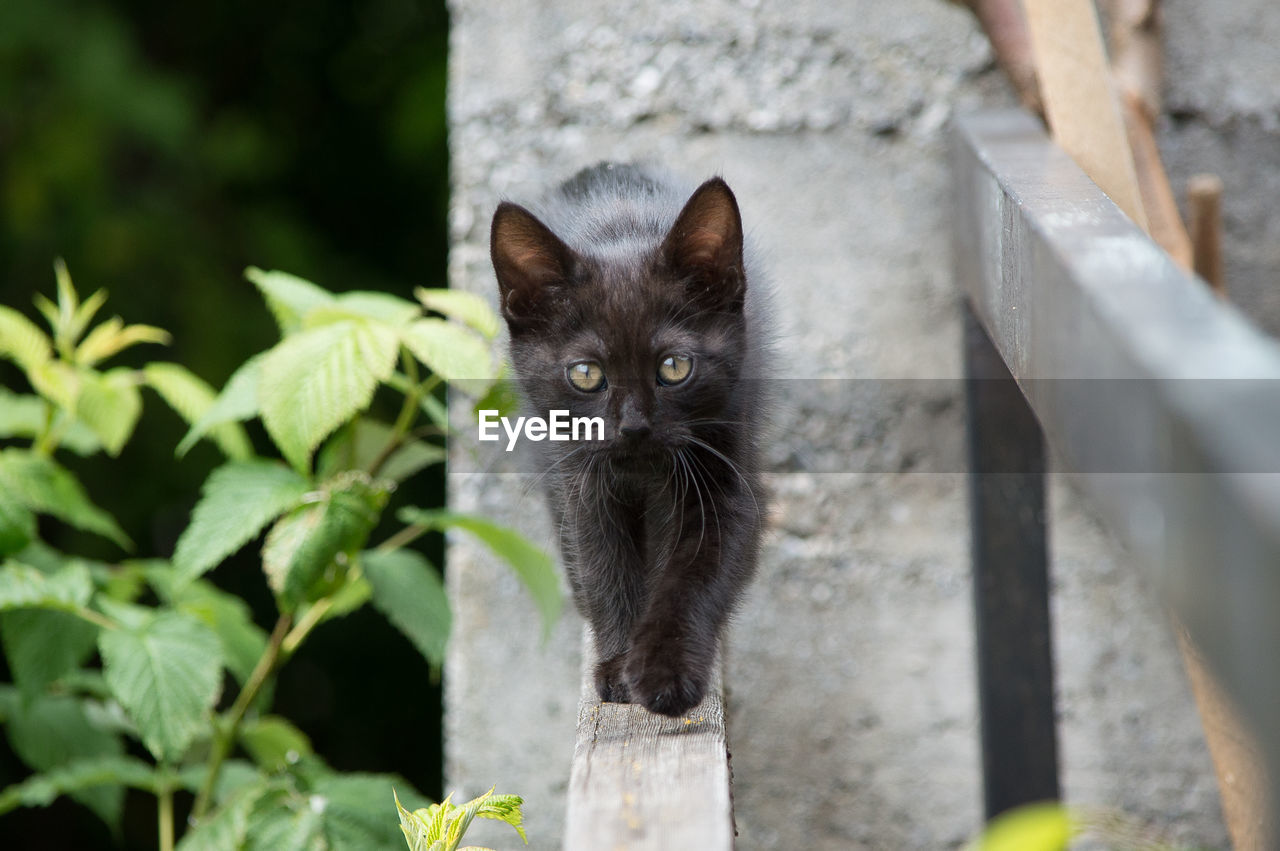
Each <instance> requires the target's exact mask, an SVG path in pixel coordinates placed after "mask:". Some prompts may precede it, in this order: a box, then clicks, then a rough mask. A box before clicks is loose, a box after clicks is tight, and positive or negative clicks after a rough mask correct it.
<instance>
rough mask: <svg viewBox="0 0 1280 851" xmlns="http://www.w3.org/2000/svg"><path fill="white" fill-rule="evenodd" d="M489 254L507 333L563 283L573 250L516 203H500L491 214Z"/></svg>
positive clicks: (529, 319)
mask: <svg viewBox="0 0 1280 851" xmlns="http://www.w3.org/2000/svg"><path fill="white" fill-rule="evenodd" d="M489 255H490V257H491V258H492V260H493V270H494V272H496V273H497V276H498V292H499V294H500V296H501V304H502V315H503V317H504V318H505V319H506V320H507V324H508V325H509V326H510V328H511V330H512V331H517V330H520V329H523V328H526V327H528V326H530V325H532V324H534V323H535V322H536V321H537V319H538V318H539V316H540V313H541V309H542V307H543V306H544V304H545V302H546V298H547V295H548V294H549V291H550V290H553V289H555V288H556V287H558V286H561V285H563V284H565V283H567V282H568V279H569V276H570V274H571V273H572V269H573V263H574V253H573V250H572V249H571V248H569V246H567V245H565V244H564V243H563V242H561V241H560V238H559V237H557V236H556V235H555V234H554V233H552V232H551V229H550V228H548V227H547V226H546V225H544V224H543V223H542V222H540V221H539V220H538V217H537V216H535V215H534V214H533V213H530V212H529V211H528V210H526V209H525V208H524V207H521V206H520V205H519V204H512V203H511V202H510V201H503V202H502V203H501V204H499V205H498V210H497V212H495V213H494V214H493V227H492V229H491V230H490V232H489Z"/></svg>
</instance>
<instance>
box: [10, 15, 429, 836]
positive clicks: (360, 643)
mask: <svg viewBox="0 0 1280 851" xmlns="http://www.w3.org/2000/svg"><path fill="white" fill-rule="evenodd" d="M447 43H448V19H447V14H446V10H445V7H444V2H443V0H366V2H335V0H306V2H302V0H284V2H278V3H257V2H254V3H250V2H246V0H216V2H215V0H197V1H196V2H186V3H172V2H161V0H116V1H115V2H102V0H0V303H4V304H8V305H10V306H13V307H16V308H18V309H20V310H23V311H24V312H26V313H27V314H28V315H29V316H32V317H33V318H34V317H35V316H36V314H35V312H34V311H33V310H32V309H31V296H32V294H33V293H34V292H36V291H41V292H44V293H46V294H48V295H50V296H52V295H53V291H54V290H53V286H54V279H53V272H52V265H51V264H52V261H53V259H54V257H57V256H61V257H63V258H65V259H66V261H67V264H68V266H69V268H70V270H71V274H72V277H73V279H74V280H75V282H76V285H77V288H78V289H79V290H80V292H81V294H82V295H88V294H89V293H91V292H93V291H94V290H96V289H98V288H99V287H106V288H107V289H108V290H109V291H110V294H111V297H110V299H109V301H108V302H107V305H106V308H105V309H104V311H103V313H102V318H105V317H107V316H111V315H116V314H119V315H120V316H122V317H123V318H124V319H125V320H126V321H128V322H142V323H147V324H151V325H159V326H161V327H163V328H166V329H167V330H169V331H170V332H172V333H173V336H174V342H173V345H172V346H170V347H169V348H168V349H167V350H166V349H161V348H159V347H155V346H146V347H139V348H138V349H135V350H132V352H130V353H129V355H132V359H131V358H130V357H129V356H125V357H123V358H121V359H120V360H119V361H118V362H120V363H125V364H132V363H136V364H140V363H142V362H145V361H147V360H174V361H177V362H179V363H182V364H184V365H186V366H188V367H189V368H191V369H192V370H193V371H194V372H196V373H197V374H198V375H200V376H202V377H203V378H205V379H206V380H208V381H209V382H210V383H212V384H213V385H214V386H215V387H221V386H222V384H223V383H224V382H225V381H226V379H227V377H228V376H229V375H230V374H231V372H232V371H233V370H234V369H235V367H236V366H238V365H239V364H240V363H241V362H242V361H243V360H245V359H246V358H247V357H249V356H250V355H252V354H254V353H256V352H259V351H261V350H263V349H265V348H267V347H268V346H269V345H270V344H271V343H272V342H274V341H275V339H276V330H275V326H274V324H273V322H272V320H271V317H270V315H269V314H268V312H267V311H266V310H265V309H264V308H263V306H262V303H261V301H260V299H259V297H258V295H257V292H256V290H254V288H253V287H252V286H251V285H250V284H248V283H247V282H246V281H245V280H244V278H243V276H242V271H243V269H244V268H245V267H246V266H248V265H257V266H261V267H263V268H267V269H283V270H287V271H290V272H293V273H295V274H298V275H301V276H303V277H306V278H309V279H311V280H314V281H315V282H316V283H318V284H320V285H321V286H324V287H327V288H329V289H332V290H337V291H341V290H347V289H384V290H387V291H390V292H394V293H397V294H399V295H402V296H405V297H410V293H411V290H412V287H414V286H417V285H425V286H444V285H445V256H446V249H447V234H446V229H445V216H446V209H447V193H448V155H447V148H446V137H445V115H444V89H445V65H446V50H447ZM0 383H4V384H6V385H7V386H10V387H15V388H22V389H24V390H25V387H24V385H23V382H22V379H21V378H20V377H19V376H18V373H17V372H16V371H14V370H4V371H0ZM184 430H185V429H184V427H183V425H182V424H181V422H180V421H179V420H178V418H177V416H176V415H173V414H172V413H170V412H169V411H168V410H167V409H166V408H165V407H164V406H163V405H162V404H161V403H159V401H158V400H156V399H155V398H154V397H151V398H149V399H148V400H147V407H146V411H145V412H144V416H143V419H142V421H141V423H140V428H139V430H138V433H137V435H136V436H135V437H134V439H133V441H132V442H131V443H130V445H129V446H128V447H127V448H126V450H125V451H124V453H123V454H122V455H121V457H120V458H119V459H115V460H111V459H106V458H95V459H91V460H90V461H89V462H88V463H85V462H81V461H79V460H78V459H65V458H64V459H63V460H64V461H66V462H67V463H69V464H70V466H72V468H73V469H74V470H75V471H76V472H77V473H79V474H80V475H81V477H82V479H83V481H84V482H85V484H86V486H87V487H88V489H89V492H90V495H91V496H92V497H93V498H94V499H95V500H96V501H97V502H98V503H99V504H101V505H103V506H105V507H107V508H108V509H109V510H111V511H112V512H114V513H115V514H116V515H117V517H118V518H119V520H120V521H121V523H122V525H123V526H124V527H125V529H126V530H127V531H128V532H129V534H130V535H131V536H132V537H133V539H134V540H135V541H137V542H139V552H138V555H141V556H150V555H159V556H167V555H169V554H171V552H172V547H173V542H174V540H175V539H176V537H177V535H178V533H179V532H180V531H181V530H182V528H183V525H184V524H185V522H186V517H187V512H188V511H189V510H190V507H191V505H192V504H193V503H194V501H195V498H196V495H197V493H198V489H199V485H200V483H201V482H202V481H203V479H204V477H205V476H206V475H207V473H208V471H209V470H210V469H211V468H212V467H213V466H214V465H216V464H217V463H219V462H220V460H221V459H220V457H219V456H218V454H217V453H216V451H215V450H213V449H212V448H210V447H208V446H203V447H201V448H199V449H198V450H194V451H193V452H192V453H191V454H190V455H189V456H187V458H186V459H184V460H183V461H181V462H175V461H174V458H173V448H174V446H175V445H176V443H177V441H178V440H179V439H180V437H181V435H182V434H183V432H184ZM257 438H258V439H259V440H260V443H259V446H260V448H261V449H263V450H264V451H265V450H267V448H268V446H269V444H268V443H267V442H266V441H265V440H262V439H261V438H262V436H261V435H260V434H259V435H257ZM442 487H443V484H442V481H441V476H440V475H439V474H436V475H435V476H434V477H433V476H432V475H423V476H420V477H418V479H417V480H415V481H414V482H412V483H410V485H409V486H408V487H407V488H405V489H403V490H407V491H408V493H402V494H400V498H401V499H402V500H403V501H405V502H412V503H415V504H419V505H430V504H433V503H438V501H439V500H440V499H441V493H442ZM390 514H392V512H388V515H390ZM377 534H378V533H375V540H376V535H377ZM50 536H51V537H53V538H54V540H53V543H55V544H57V545H59V546H61V547H63V548H64V549H67V550H69V551H74V552H79V553H84V554H87V555H97V556H100V557H103V558H119V557H120V554H119V553H118V552H114V553H113V552H111V551H110V549H109V548H103V547H102V544H101V543H99V542H97V541H94V540H92V539H89V538H80V537H76V536H73V535H70V534H67V533H65V532H62V531H61V530H53V531H52V532H51V533H50ZM430 550H431V551H430V552H429V554H430V555H431V556H432V557H433V558H434V559H438V558H439V557H440V554H441V553H440V544H439V542H438V541H436V542H433V543H432V544H431V545H430ZM214 578H215V580H216V581H217V582H218V583H219V584H221V585H223V586H224V587H228V588H231V589H232V590H235V591H237V593H240V594H242V596H245V597H246V598H248V599H249V600H250V602H251V603H252V604H253V605H254V606H255V610H256V611H257V612H258V615H259V622H260V623H262V624H263V625H265V626H268V627H269V626H270V623H271V621H272V620H273V614H272V610H271V601H270V598H269V596H268V593H267V591H266V589H265V586H264V585H263V583H262V580H261V578H260V574H259V572H258V570H257V566H256V565H255V564H254V563H253V562H252V560H247V561H245V560H241V561H235V560H233V561H232V562H229V563H228V564H226V565H224V566H223V567H221V568H220V569H219V570H218V571H217V572H216V573H215V574H214ZM393 670H394V671H398V672H399V677H398V678H397V679H401V680H403V679H405V673H406V672H417V675H416V676H410V677H408V679H411V680H413V681H414V682H417V683H420V687H418V688H414V689H412V690H410V691H406V690H404V689H402V688H400V689H396V688H392V687H391V686H390V681H391V679H392V677H391V672H392V671H393ZM439 703H440V701H439V689H438V685H437V684H433V683H432V682H431V678H430V676H429V672H428V670H427V667H426V663H425V662H423V661H422V660H421V658H420V657H419V656H418V655H417V653H416V652H414V651H413V649H412V648H411V647H410V646H409V645H408V643H407V642H405V641H404V640H403V639H402V638H400V637H399V636H398V634H396V633H394V632H393V631H392V630H391V628H390V627H388V626H386V625H385V622H384V621H383V620H382V619H381V618H380V617H377V616H374V615H369V616H367V617H366V616H362V615H361V614H359V613H358V614H356V615H354V616H351V617H348V618H345V619H343V620H340V621H336V622H334V623H333V624H330V625H328V626H326V627H325V628H323V629H321V630H320V631H318V632H317V634H316V635H315V636H314V638H313V639H312V640H311V641H310V643H309V644H308V645H307V646H306V647H304V649H303V652H301V653H300V654H299V655H298V656H297V657H295V659H293V660H292V661H291V662H290V664H289V666H288V667H286V668H285V669H284V671H283V672H282V674H281V681H280V687H279V689H278V692H277V704H276V706H277V709H278V710H279V711H280V712H282V713H283V714H286V715H288V716H289V717H291V718H292V719H293V720H295V721H296V722H297V723H298V724H299V726H301V727H302V729H303V730H304V731H306V732H307V733H308V734H309V735H310V736H311V737H312V740H313V743H314V744H315V746H316V748H317V750H318V751H319V752H320V753H321V754H323V755H324V756H325V757H326V758H327V759H329V761H330V762H331V763H332V764H333V765H334V766H335V767H337V768H341V769H349V770H351V769H360V770H370V771H396V772H400V773H401V774H403V775H405V776H406V777H407V778H408V779H409V780H411V781H412V782H413V783H414V784H415V785H417V786H418V788H420V789H421V790H422V791H423V792H425V793H427V794H428V795H431V796H433V797H436V796H439V795H440V791H441V790H440V759H441V757H440V753H441V748H440V735H439ZM25 773H26V772H25V769H24V768H23V766H22V764H21V763H20V762H19V761H17V760H16V758H15V757H14V756H13V754H12V753H11V752H10V751H9V750H8V748H7V746H6V745H4V744H3V743H0V785H7V784H9V783H11V782H13V781H15V780H17V779H20V778H21V777H23V776H25ZM388 804H389V807H388V818H394V817H395V811H394V808H393V807H392V806H390V802H388ZM148 806H151V804H149V803H148V802H147V800H146V799H145V798H144V797H141V796H137V797H136V799H135V798H134V797H131V798H130V800H129V804H128V807H127V811H126V835H125V847H129V848H151V847H154V842H155V840H154V833H155V822H154V812H153V811H148V810H147V807H148ZM0 835H3V836H4V837H5V839H4V842H3V843H0V844H3V845H4V846H5V847H6V848H92V847H108V846H110V845H111V839H110V838H109V836H108V835H107V833H106V831H105V829H104V828H102V827H101V826H100V825H99V824H97V823H96V822H95V820H94V819H93V817H92V816H90V815H88V813H87V811H85V810H82V809H81V808H79V807H77V806H75V805H73V804H70V803H68V802H59V803H57V804H55V805H54V806H53V807H50V808H48V809H45V810H26V811H18V812H16V813H13V814H11V815H9V816H6V817H5V818H3V819H0Z"/></svg>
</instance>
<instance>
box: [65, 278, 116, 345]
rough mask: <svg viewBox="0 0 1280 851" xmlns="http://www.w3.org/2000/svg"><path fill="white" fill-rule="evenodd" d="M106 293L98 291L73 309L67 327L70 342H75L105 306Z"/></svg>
mask: <svg viewBox="0 0 1280 851" xmlns="http://www.w3.org/2000/svg"><path fill="white" fill-rule="evenodd" d="M106 301H107V291H106V290H104V289H99V290H98V291H97V292H95V293H94V294H93V295H91V296H89V297H88V298H87V299H85V300H84V303H83V304H81V305H80V306H79V307H77V308H76V309H75V312H74V314H73V315H72V317H71V322H70V324H69V325H68V326H67V335H68V336H69V337H70V338H71V339H72V340H77V339H79V338H80V335H81V334H83V333H84V331H85V329H86V328H88V327H89V323H90V322H92V321H93V317H94V315H95V314H97V312H98V310H99V309H100V308H101V307H102V305H104V304H106Z"/></svg>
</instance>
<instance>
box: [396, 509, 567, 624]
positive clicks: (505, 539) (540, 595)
mask: <svg viewBox="0 0 1280 851" xmlns="http://www.w3.org/2000/svg"><path fill="white" fill-rule="evenodd" d="M397 516H398V517H399V518H400V520H401V521H402V522H405V523H415V524H418V525H421V526H425V527H426V528H428V529H441V530H445V529H461V530H463V531H465V532H468V533H470V534H471V535H473V536H474V537H475V538H476V539H477V540H479V541H480V542H481V543H483V544H484V545H485V546H487V547H488V548H489V549H490V550H491V551H492V552H493V554H494V555H496V556H498V557H499V558H501V559H502V560H503V561H505V562H506V563H507V564H509V565H510V566H511V568H512V569H513V570H514V571H515V574H516V576H517V577H518V578H519V579H520V581H521V582H522V583H524V586H525V589H526V590H527V591H528V592H529V596H531V597H532V598H533V602H534V604H535V605H536V606H537V608H538V612H539V614H541V615H542V628H543V633H544V635H546V634H549V633H550V632H551V627H552V626H554V625H555V622H556V620H557V619H558V618H559V617H560V609H561V606H562V605H563V601H562V600H561V597H560V582H559V579H558V578H557V575H556V569H555V562H554V561H552V559H551V557H550V556H549V555H547V554H546V553H545V552H544V551H543V550H542V549H540V548H539V547H538V546H537V545H535V544H534V543H533V542H532V541H530V540H529V539H528V538H526V537H524V536H523V535H521V534H520V533H519V532H517V531H516V530H514V529H509V528H507V527H506V526H499V525H498V524H496V523H494V522H492V521H490V520H486V519H484V518H483V517H476V516H474V515H470V514H454V513H452V512H449V511H424V510H422V509H420V508H404V509H401V510H400V513H399V514H398V515H397Z"/></svg>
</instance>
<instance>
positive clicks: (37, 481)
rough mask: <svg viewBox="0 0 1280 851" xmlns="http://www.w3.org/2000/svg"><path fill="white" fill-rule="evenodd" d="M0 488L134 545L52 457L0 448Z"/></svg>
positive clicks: (36, 507) (32, 506) (66, 519)
mask: <svg viewBox="0 0 1280 851" xmlns="http://www.w3.org/2000/svg"><path fill="white" fill-rule="evenodd" d="M0 491H7V492H8V493H9V494H10V495H12V496H13V498H14V499H16V500H17V501H18V502H20V503H21V504H22V505H24V506H25V507H26V508H28V509H30V510H31V511H34V512H36V513H38V514H51V515H53V516H54V517H57V518H58V519H59V520H62V521H64V522H66V523H70V524H71V525H72V526H75V527H76V528H77V529H83V530H85V531H86V532H93V533H95V534H98V535H102V536H103V537H104V538H110V539H111V540H112V541H115V542H116V543H117V544H119V545H120V546H121V547H122V548H124V549H129V548H131V547H132V546H133V544H132V542H131V541H130V540H129V537H128V536H127V535H125V533H124V530H123V529H121V528H120V527H119V526H118V525H116V522H115V520H113V519H112V518H111V515H110V514H107V513H106V512H105V511H103V510H102V509H100V508H98V507H97V506H95V505H94V504H93V503H91V502H89V498H88V497H87V496H86V495H85V492H84V490H83V489H82V488H81V487H80V483H79V482H77V481H76V479H75V477H74V476H72V475H71V474H70V473H68V472H67V471H66V470H64V469H63V468H62V467H60V466H59V465H58V464H57V462H55V461H54V460H53V459H51V458H45V457H42V456H40V455H36V454H35V453H33V452H29V451H27V450H24V449H3V450H0Z"/></svg>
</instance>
